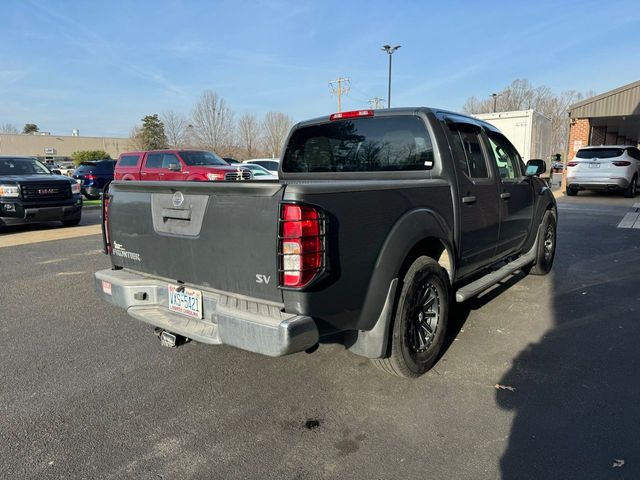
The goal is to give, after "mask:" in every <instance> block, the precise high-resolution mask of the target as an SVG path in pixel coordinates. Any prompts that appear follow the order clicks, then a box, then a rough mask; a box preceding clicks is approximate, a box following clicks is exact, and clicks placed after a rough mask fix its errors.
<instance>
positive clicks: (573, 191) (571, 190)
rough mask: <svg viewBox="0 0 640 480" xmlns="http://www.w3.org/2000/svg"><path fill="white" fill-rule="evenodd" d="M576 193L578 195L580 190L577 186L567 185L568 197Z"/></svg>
mask: <svg viewBox="0 0 640 480" xmlns="http://www.w3.org/2000/svg"><path fill="white" fill-rule="evenodd" d="M576 195H578V190H576V189H575V188H569V187H567V196H568V197H575V196H576Z"/></svg>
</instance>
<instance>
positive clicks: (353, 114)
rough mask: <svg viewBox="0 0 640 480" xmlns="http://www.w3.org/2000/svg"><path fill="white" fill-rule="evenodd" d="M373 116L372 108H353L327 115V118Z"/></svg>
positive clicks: (340, 118) (339, 118)
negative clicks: (352, 109) (348, 110)
mask: <svg viewBox="0 0 640 480" xmlns="http://www.w3.org/2000/svg"><path fill="white" fill-rule="evenodd" d="M355 117H373V110H354V111H352V112H338V113H333V114H331V115H330V116H329V120H342V119H343V118H355Z"/></svg>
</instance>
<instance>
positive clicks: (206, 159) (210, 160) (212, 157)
mask: <svg viewBox="0 0 640 480" xmlns="http://www.w3.org/2000/svg"><path fill="white" fill-rule="evenodd" d="M180 156H181V157H182V160H184V163H186V164H187V165H189V166H195V165H229V164H228V163H227V162H225V161H224V160H223V159H221V158H220V157H219V156H217V155H216V154H215V153H211V152H197V151H195V152H194V151H191V152H180Z"/></svg>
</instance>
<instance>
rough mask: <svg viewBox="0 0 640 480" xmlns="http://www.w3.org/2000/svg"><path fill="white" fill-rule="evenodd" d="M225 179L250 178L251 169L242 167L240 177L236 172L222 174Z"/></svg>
mask: <svg viewBox="0 0 640 480" xmlns="http://www.w3.org/2000/svg"><path fill="white" fill-rule="evenodd" d="M224 179H225V180H251V171H250V170H249V169H248V168H243V169H242V178H239V176H238V172H229V173H227V174H225V176H224Z"/></svg>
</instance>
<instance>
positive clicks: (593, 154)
mask: <svg viewBox="0 0 640 480" xmlns="http://www.w3.org/2000/svg"><path fill="white" fill-rule="evenodd" d="M623 151H624V150H622V149H621V148H585V149H583V150H578V153H576V157H578V158H587V159H589V158H614V157H619V156H621V155H622V152H623Z"/></svg>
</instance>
